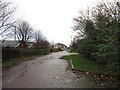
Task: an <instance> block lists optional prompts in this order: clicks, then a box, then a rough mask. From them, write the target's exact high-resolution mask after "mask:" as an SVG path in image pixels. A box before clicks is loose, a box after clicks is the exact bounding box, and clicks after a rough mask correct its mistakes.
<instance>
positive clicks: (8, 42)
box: [2, 40, 34, 48]
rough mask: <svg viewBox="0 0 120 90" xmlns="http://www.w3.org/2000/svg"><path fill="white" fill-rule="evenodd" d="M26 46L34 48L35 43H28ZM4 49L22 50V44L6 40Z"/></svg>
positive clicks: (3, 43)
mask: <svg viewBox="0 0 120 90" xmlns="http://www.w3.org/2000/svg"><path fill="white" fill-rule="evenodd" d="M26 44H27V48H32V47H33V45H34V42H27V43H26ZM2 47H12V48H20V43H19V42H18V41H12V40H5V41H4V42H2Z"/></svg>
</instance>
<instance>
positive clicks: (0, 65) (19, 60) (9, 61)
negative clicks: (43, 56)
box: [0, 55, 40, 67]
mask: <svg viewBox="0 0 120 90" xmlns="http://www.w3.org/2000/svg"><path fill="white" fill-rule="evenodd" d="M37 57H40V55H35V56H28V57H21V58H14V59H10V60H8V61H6V62H3V63H0V67H7V66H10V65H13V64H15V63H18V62H22V61H26V60H31V59H34V58H37Z"/></svg>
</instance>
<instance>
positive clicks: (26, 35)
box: [14, 21, 33, 48]
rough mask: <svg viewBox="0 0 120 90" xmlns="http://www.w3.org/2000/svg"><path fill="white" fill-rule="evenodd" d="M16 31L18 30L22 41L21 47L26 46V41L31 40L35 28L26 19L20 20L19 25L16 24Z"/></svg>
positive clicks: (18, 36) (17, 32)
mask: <svg viewBox="0 0 120 90" xmlns="http://www.w3.org/2000/svg"><path fill="white" fill-rule="evenodd" d="M14 31H15V32H16V35H17V38H18V40H19V42H20V47H24V48H26V47H27V44H26V42H27V41H29V40H30V38H31V37H32V32H33V29H32V28H31V26H30V25H29V23H28V22H26V21H20V22H19V24H18V26H16V30H14Z"/></svg>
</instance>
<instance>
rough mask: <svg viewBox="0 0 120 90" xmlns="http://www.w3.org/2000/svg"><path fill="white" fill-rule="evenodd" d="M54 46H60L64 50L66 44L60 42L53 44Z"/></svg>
mask: <svg viewBox="0 0 120 90" xmlns="http://www.w3.org/2000/svg"><path fill="white" fill-rule="evenodd" d="M54 48H60V49H61V50H66V49H67V46H66V45H64V44H62V43H56V44H55V45H54Z"/></svg>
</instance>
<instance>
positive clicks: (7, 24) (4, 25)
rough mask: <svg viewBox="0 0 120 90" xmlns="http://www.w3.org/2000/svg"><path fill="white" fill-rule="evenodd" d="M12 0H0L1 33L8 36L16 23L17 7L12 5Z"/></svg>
mask: <svg viewBox="0 0 120 90" xmlns="http://www.w3.org/2000/svg"><path fill="white" fill-rule="evenodd" d="M10 6H11V2H6V1H4V0H0V35H2V36H6V35H8V34H9V33H10V32H11V29H10V28H11V27H12V26H13V25H14V24H15V23H16V21H17V20H14V18H13V14H14V12H15V9H16V8H13V7H10Z"/></svg>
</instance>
